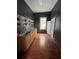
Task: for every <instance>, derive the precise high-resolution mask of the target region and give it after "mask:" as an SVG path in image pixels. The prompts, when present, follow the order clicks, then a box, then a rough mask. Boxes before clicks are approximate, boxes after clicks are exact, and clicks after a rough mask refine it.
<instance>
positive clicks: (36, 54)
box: [18, 33, 61, 59]
mask: <svg viewBox="0 0 79 59" xmlns="http://www.w3.org/2000/svg"><path fill="white" fill-rule="evenodd" d="M56 44H57V43H56V41H55V39H54V38H53V39H52V38H51V37H50V36H49V35H48V34H43V33H38V34H37V35H36V38H35V40H34V42H33V44H32V45H31V47H30V48H29V49H28V51H27V52H25V53H24V54H22V55H21V56H19V58H18V59H61V49H60V48H59V47H58V46H57V45H56Z"/></svg>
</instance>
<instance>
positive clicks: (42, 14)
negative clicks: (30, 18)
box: [34, 12, 51, 33]
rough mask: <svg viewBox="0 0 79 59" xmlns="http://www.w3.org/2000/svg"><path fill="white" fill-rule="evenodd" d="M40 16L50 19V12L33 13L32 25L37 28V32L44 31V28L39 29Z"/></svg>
mask: <svg viewBox="0 0 79 59" xmlns="http://www.w3.org/2000/svg"><path fill="white" fill-rule="evenodd" d="M40 17H47V20H50V19H51V12H44V13H34V21H35V23H34V25H35V27H36V28H37V31H38V32H43V33H46V30H40Z"/></svg>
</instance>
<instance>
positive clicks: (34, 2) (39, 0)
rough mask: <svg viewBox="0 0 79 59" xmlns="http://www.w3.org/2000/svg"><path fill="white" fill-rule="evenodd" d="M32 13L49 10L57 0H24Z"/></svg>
mask: <svg viewBox="0 0 79 59" xmlns="http://www.w3.org/2000/svg"><path fill="white" fill-rule="evenodd" d="M24 1H25V2H26V4H27V5H28V6H29V7H30V8H31V10H32V11H33V12H34V13H38V12H49V11H51V10H52V9H53V7H54V6H55V4H56V2H57V1H58V0H24Z"/></svg>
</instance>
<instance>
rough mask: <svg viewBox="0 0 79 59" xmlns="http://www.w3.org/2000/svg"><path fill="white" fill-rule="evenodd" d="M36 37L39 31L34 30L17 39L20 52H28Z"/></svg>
mask: <svg viewBox="0 0 79 59" xmlns="http://www.w3.org/2000/svg"><path fill="white" fill-rule="evenodd" d="M36 35H37V29H34V30H33V31H31V32H30V33H28V34H27V35H25V36H24V37H17V49H18V51H26V50H27V49H28V48H29V47H30V46H31V44H32V43H33V41H34V38H35V36H36Z"/></svg>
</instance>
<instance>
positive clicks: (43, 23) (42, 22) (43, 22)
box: [40, 17, 47, 30]
mask: <svg viewBox="0 0 79 59" xmlns="http://www.w3.org/2000/svg"><path fill="white" fill-rule="evenodd" d="M46 20H47V17H40V29H41V30H45V29H46Z"/></svg>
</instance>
